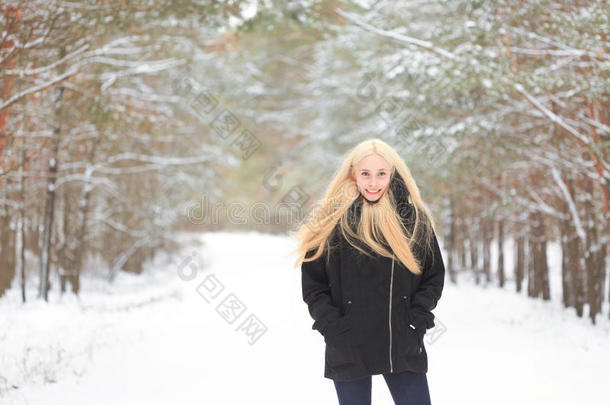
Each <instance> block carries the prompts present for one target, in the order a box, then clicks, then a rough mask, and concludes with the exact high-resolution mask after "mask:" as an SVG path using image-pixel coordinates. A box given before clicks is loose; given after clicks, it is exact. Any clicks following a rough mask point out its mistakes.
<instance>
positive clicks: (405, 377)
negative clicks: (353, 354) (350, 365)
mask: <svg viewBox="0 0 610 405" xmlns="http://www.w3.org/2000/svg"><path fill="white" fill-rule="evenodd" d="M383 378H384V379H385V382H386V384H387V385H388V388H389V389H390V394H392V398H393V399H394V404H396V405H430V391H429V390H428V379H427V377H426V374H421V373H413V372H411V371H404V372H402V373H396V374H390V373H387V374H383ZM371 380H372V379H371V376H370V375H369V376H367V377H364V378H360V379H357V380H351V381H334V380H333V382H334V383H335V388H336V390H337V396H338V397H339V405H371Z"/></svg>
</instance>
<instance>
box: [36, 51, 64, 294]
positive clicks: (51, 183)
mask: <svg viewBox="0 0 610 405" xmlns="http://www.w3.org/2000/svg"><path fill="white" fill-rule="evenodd" d="M64 56H65V49H62V52H61V57H64ZM55 92H56V93H55V117H56V120H57V122H56V123H55V128H54V129H53V140H52V144H51V155H50V157H49V170H48V173H49V177H48V180H47V193H46V200H45V209H44V220H43V221H44V222H43V223H44V227H43V240H42V252H41V253H42V254H41V260H40V286H39V289H38V297H39V298H44V299H45V301H48V300H49V298H48V294H49V289H50V285H49V273H50V269H51V249H52V246H51V239H52V238H51V237H52V235H53V216H54V215H55V182H56V180H57V165H58V158H59V141H60V138H61V124H62V117H61V116H62V100H63V93H64V87H63V86H59V87H57V88H56V89H55Z"/></svg>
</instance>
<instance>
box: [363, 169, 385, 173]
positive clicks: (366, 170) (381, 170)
mask: <svg viewBox="0 0 610 405" xmlns="http://www.w3.org/2000/svg"><path fill="white" fill-rule="evenodd" d="M360 171H361V172H372V170H369V169H360ZM377 171H378V172H385V171H386V169H379V170H377Z"/></svg>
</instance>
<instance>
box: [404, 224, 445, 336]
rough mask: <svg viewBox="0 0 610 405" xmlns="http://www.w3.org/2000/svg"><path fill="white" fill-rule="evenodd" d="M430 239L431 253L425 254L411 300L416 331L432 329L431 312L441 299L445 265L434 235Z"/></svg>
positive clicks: (432, 317) (432, 315)
mask: <svg viewBox="0 0 610 405" xmlns="http://www.w3.org/2000/svg"><path fill="white" fill-rule="evenodd" d="M432 239H433V241H432V252H431V253H430V252H428V254H426V259H425V260H424V268H423V269H422V270H423V274H422V275H421V277H422V278H421V281H420V284H419V286H418V288H417V290H416V291H415V293H414V294H413V298H412V300H411V310H412V311H413V322H414V326H415V327H416V328H418V329H419V328H425V329H430V328H432V327H434V314H433V313H432V312H431V311H432V310H433V309H434V308H435V307H436V303H437V302H438V300H439V299H440V298H441V294H442V291H443V286H444V283H445V264H444V263H443V256H442V254H441V249H440V247H439V245H438V240H437V239H436V235H435V234H434V233H433V238H432Z"/></svg>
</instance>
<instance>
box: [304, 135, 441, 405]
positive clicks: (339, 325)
mask: <svg viewBox="0 0 610 405" xmlns="http://www.w3.org/2000/svg"><path fill="white" fill-rule="evenodd" d="M317 207H319V209H317V210H315V212H314V213H313V215H312V216H311V217H310V221H309V222H308V223H306V224H303V225H302V226H301V227H300V229H299V230H298V231H297V233H296V235H295V236H296V238H297V240H298V243H299V244H298V249H297V251H298V252H299V253H300V257H299V259H298V260H297V266H298V265H299V264H301V274H302V290H303V300H304V301H305V303H306V304H307V306H308V310H309V313H310V314H311V317H312V318H313V320H314V323H313V325H312V329H315V330H317V331H318V332H320V334H321V335H322V336H323V337H324V341H325V343H326V352H325V366H324V377H326V378H329V379H332V380H333V381H334V384H335V388H336V391H337V396H338V398H339V403H340V404H341V405H344V404H349V405H361V404H362V405H365V404H366V405H368V404H370V403H371V376H372V375H374V374H383V377H384V379H385V381H386V383H387V385H388V388H389V390H390V392H391V394H392V397H393V399H394V403H395V404H397V405H402V404H407V403H408V404H409V405H424V404H430V393H429V390H428V381H427V377H426V373H427V371H428V357H427V353H426V348H425V345H424V341H423V337H424V334H425V333H426V329H429V328H432V327H433V326H434V315H433V314H432V312H431V310H432V309H434V308H435V307H436V304H437V302H438V300H439V299H440V297H441V292H442V290H443V284H444V275H445V267H444V264H443V258H442V256H441V251H440V248H439V245H438V241H437V239H436V235H435V225H434V221H433V218H432V215H431V213H430V211H429V209H428V208H427V207H426V205H425V204H424V202H423V201H422V199H421V197H420V193H419V189H418V187H417V185H416V184H415V181H414V180H413V178H412V177H411V174H410V171H409V169H408V168H407V166H406V165H405V163H404V161H403V160H402V158H401V157H400V156H399V155H398V154H397V153H396V152H395V151H394V150H393V149H392V148H391V147H390V146H389V145H387V144H386V143H385V142H383V141H381V140H380V139H369V140H366V141H364V142H362V143H360V144H358V145H357V146H356V147H355V148H354V149H353V150H352V151H351V153H349V155H348V156H347V158H346V159H345V161H344V162H343V164H342V166H341V167H340V168H339V170H338V172H337V173H336V175H335V177H334V179H333V180H332V182H331V183H330V185H329V186H328V189H327V191H326V195H325V196H324V197H323V198H322V199H321V200H320V201H319V204H317Z"/></svg>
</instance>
